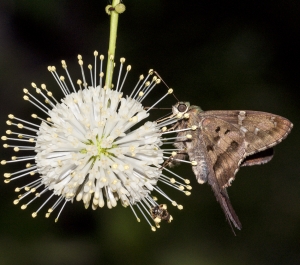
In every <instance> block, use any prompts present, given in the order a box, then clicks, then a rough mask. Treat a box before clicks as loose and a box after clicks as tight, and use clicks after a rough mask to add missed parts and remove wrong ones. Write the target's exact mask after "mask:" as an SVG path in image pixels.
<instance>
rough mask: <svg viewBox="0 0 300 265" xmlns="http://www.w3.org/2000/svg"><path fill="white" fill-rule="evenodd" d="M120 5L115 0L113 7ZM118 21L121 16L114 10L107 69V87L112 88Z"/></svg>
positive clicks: (111, 15) (117, 0) (111, 16)
mask: <svg viewBox="0 0 300 265" xmlns="http://www.w3.org/2000/svg"><path fill="white" fill-rule="evenodd" d="M119 3H120V0H113V2H112V6H113V7H115V6H116V5H117V4H119ZM118 19H119V14H118V13H117V12H116V11H114V10H112V11H111V14H110V33H109V47H108V58H107V67H106V78H105V86H106V87H107V88H111V85H112V77H113V71H114V58H115V50H116V41H117V29H118Z"/></svg>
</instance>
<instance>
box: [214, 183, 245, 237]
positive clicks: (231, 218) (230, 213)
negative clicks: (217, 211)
mask: <svg viewBox="0 0 300 265" xmlns="http://www.w3.org/2000/svg"><path fill="white" fill-rule="evenodd" d="M211 184H212V183H211ZM211 187H212V190H213V191H214V194H215V196H216V199H217V201H218V202H219V203H220V205H221V208H222V209H223V211H224V213H225V216H226V219H227V221H228V223H229V224H230V226H231V228H232V224H233V225H234V226H235V227H236V228H237V229H239V230H241V229H242V224H241V222H240V220H239V218H238V216H237V214H236V213H235V211H234V209H233V207H232V205H231V202H230V200H229V196H228V193H227V191H226V189H224V188H221V189H220V188H219V187H216V185H211ZM232 231H233V233H234V230H233V229H232ZM234 234H235V233H234Z"/></svg>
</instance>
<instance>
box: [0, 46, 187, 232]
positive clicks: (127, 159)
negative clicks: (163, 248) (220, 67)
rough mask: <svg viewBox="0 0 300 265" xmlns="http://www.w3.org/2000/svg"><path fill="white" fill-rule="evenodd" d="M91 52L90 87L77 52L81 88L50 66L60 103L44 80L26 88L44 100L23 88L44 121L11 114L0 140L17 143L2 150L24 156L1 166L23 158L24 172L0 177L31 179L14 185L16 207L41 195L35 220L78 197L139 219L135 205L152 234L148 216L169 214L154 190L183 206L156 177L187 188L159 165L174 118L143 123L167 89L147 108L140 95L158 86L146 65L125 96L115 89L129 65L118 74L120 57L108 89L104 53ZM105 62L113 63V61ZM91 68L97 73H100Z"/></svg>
mask: <svg viewBox="0 0 300 265" xmlns="http://www.w3.org/2000/svg"><path fill="white" fill-rule="evenodd" d="M94 57H95V63H94V67H92V65H88V68H89V72H90V82H91V85H88V84H87V78H86V76H85V73H84V68H83V61H82V57H81V56H80V55H79V56H78V63H79V65H80V68H81V73H82V79H83V81H81V80H78V81H77V84H78V86H79V89H76V88H75V85H74V83H73V81H72V79H71V77H70V74H69V72H68V70H67V64H66V62H65V61H62V67H63V69H64V70H65V72H66V75H67V79H68V80H69V82H66V80H65V77H63V76H59V75H58V73H57V72H56V68H55V67H54V66H49V67H48V70H49V71H50V73H51V74H52V75H53V77H54V79H55V80H56V82H57V84H58V85H59V87H60V89H61V91H62V93H63V99H62V100H61V101H58V100H57V99H55V97H54V96H53V95H52V93H51V91H50V90H48V88H47V87H46V85H45V84H42V85H41V87H40V88H39V87H38V86H37V85H36V84H35V83H32V84H31V86H32V87H33V89H35V91H36V93H37V94H38V95H39V96H40V97H41V98H43V99H44V100H45V102H46V104H44V103H43V102H42V101H40V100H39V99H38V98H36V97H35V96H34V95H33V94H32V93H31V92H30V91H29V90H28V89H24V93H25V96H24V99H25V100H26V101H29V102H30V103H32V104H33V105H35V106H36V107H37V108H38V109H39V111H40V112H41V113H44V114H45V115H46V116H47V118H43V117H40V116H38V115H37V114H32V115H31V116H32V118H34V119H35V120H36V121H37V123H32V122H29V121H27V120H23V119H20V118H17V117H15V116H14V115H9V120H8V121H7V125H10V126H11V127H13V129H11V130H7V131H6V133H7V135H8V136H2V140H4V141H6V140H8V141H12V142H15V143H16V144H14V145H11V144H4V147H5V148H8V147H11V148H13V150H14V151H15V152H20V153H22V155H21V156H13V157H12V158H11V160H9V161H6V160H2V161H1V164H2V165H5V164H8V163H16V162H22V163H25V164H26V166H25V168H24V169H22V170H19V171H16V172H13V173H5V174H4V177H5V178H6V179H5V181H4V182H5V183H10V182H15V181H18V180H19V179H20V178H27V177H29V178H30V179H31V180H30V181H29V183H27V184H26V185H24V186H22V187H17V188H16V189H15V191H16V192H21V194H20V195H19V196H18V198H17V199H16V200H14V204H19V203H22V205H21V209H26V208H27V207H28V206H29V204H31V203H32V202H33V201H35V200H36V199H37V198H40V197H43V198H44V199H43V203H42V204H41V205H40V207H39V208H38V209H37V210H36V211H35V212H33V213H32V217H36V216H37V214H38V213H39V212H40V210H41V209H42V208H43V207H46V206H45V205H46V204H47V205H49V206H50V207H49V206H48V207H49V209H48V212H47V213H46V217H49V216H50V214H51V213H52V212H53V211H54V210H56V208H60V209H59V210H58V215H57V217H56V219H55V221H57V220H58V217H59V216H60V214H61V212H62V210H63V208H64V207H65V205H66V203H68V202H73V201H74V199H76V200H77V201H81V200H82V201H83V203H84V206H85V207H86V208H88V207H89V205H91V206H92V209H94V210H95V209H97V207H103V206H104V205H105V204H106V205H107V207H108V208H113V207H115V206H116V205H117V201H120V202H121V204H122V205H123V206H124V207H127V206H130V208H131V209H132V211H133V213H134V215H135V217H136V218H137V220H138V221H140V219H139V218H138V215H137V213H136V211H135V210H134V207H137V209H138V210H139V211H140V212H141V214H142V215H143V216H144V218H145V219H146V220H147V222H148V223H149V225H150V227H151V229H152V230H153V231H155V229H156V228H155V226H153V225H152V224H151V222H150V221H149V218H148V217H147V216H149V217H150V220H151V219H153V220H154V223H155V224H156V226H157V227H159V225H158V223H159V222H160V220H166V221H168V222H169V221H171V220H172V217H171V216H170V214H169V213H168V212H167V210H166V207H165V206H160V204H158V203H157V202H156V201H155V199H154V198H153V197H152V196H151V192H152V191H155V192H157V193H158V194H160V195H161V196H162V197H164V198H165V199H167V200H169V201H171V203H172V204H173V205H174V206H177V208H179V209H182V208H183V207H182V205H179V204H177V203H176V202H175V201H173V200H172V199H171V198H169V197H168V196H167V194H166V193H164V192H163V191H162V189H161V188H160V187H158V185H157V184H158V182H162V183H165V184H167V185H169V186H171V187H173V188H175V189H177V190H179V191H182V192H184V193H185V194H186V195H189V194H190V191H189V190H190V189H191V186H190V185H188V184H189V180H185V179H183V178H181V177H180V176H178V175H177V174H175V173H173V172H172V171H171V170H169V169H167V168H164V167H162V164H163V163H164V161H165V160H167V159H168V156H167V154H171V153H172V152H173V150H172V149H162V145H163V143H164V142H166V141H168V140H167V139H164V138H162V136H163V134H164V132H163V130H162V129H161V128H163V127H164V128H165V126H168V125H169V124H171V123H173V122H174V121H173V120H164V121H162V122H151V121H146V122H145V121H143V120H144V119H146V118H147V117H148V116H149V111H150V110H151V109H152V108H153V107H154V106H156V105H157V104H158V103H159V102H160V101H161V100H163V99H164V98H165V97H166V96H167V95H169V94H172V89H169V90H168V92H167V93H166V94H165V95H164V96H163V97H162V98H161V99H160V100H158V101H157V102H156V103H155V104H153V105H152V106H151V107H149V108H147V109H146V108H144V107H143V105H142V102H143V100H144V99H145V98H146V96H147V95H148V94H149V93H150V92H151V91H152V89H153V88H154V87H155V86H156V85H157V84H159V83H160V79H159V78H157V77H156V76H154V77H153V78H152V80H151V81H148V80H150V79H151V78H150V77H151V75H153V71H152V70H150V71H149V74H148V75H147V77H146V78H144V76H142V75H141V76H140V78H139V80H138V83H137V84H136V86H135V88H134V89H133V91H132V93H131V94H130V95H129V96H126V97H124V96H123V93H122V92H121V91H122V88H123V85H124V82H125V80H126V77H127V74H128V72H129V71H130V70H131V66H130V65H129V66H127V68H126V72H125V74H124V75H123V79H122V78H121V76H122V70H123V66H124V62H125V59H124V58H121V60H120V61H121V65H120V70H119V74H118V79H117V83H116V86H115V89H110V88H107V87H105V85H104V84H103V83H104V82H103V77H104V73H103V71H102V70H103V60H104V56H103V55H101V56H100V57H98V52H97V51H95V52H94ZM98 58H100V66H99V67H100V71H99V72H97V64H99V63H98V62H97V59H98ZM109 60H110V62H111V63H112V64H113V63H114V62H113V58H109ZM97 73H100V74H99V76H100V77H99V78H97ZM141 122H142V123H141ZM15 128H17V130H15ZM18 130H22V131H25V132H19V131H18ZM19 143H20V144H19ZM23 154H24V155H23ZM163 172H164V173H166V174H163ZM32 175H35V176H37V177H36V178H35V177H31V176H32ZM168 175H171V176H172V177H170V176H168ZM32 178H35V179H34V180H32ZM30 197H31V199H28V198H30ZM32 197H33V198H32ZM50 201H52V206H51V202H50Z"/></svg>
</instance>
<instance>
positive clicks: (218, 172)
mask: <svg viewBox="0 0 300 265" xmlns="http://www.w3.org/2000/svg"><path fill="white" fill-rule="evenodd" d="M172 111H173V114H174V116H175V115H176V116H177V117H179V118H178V120H177V123H176V125H175V126H174V127H173V129H174V130H175V129H176V130H180V129H186V128H191V127H192V126H194V128H195V126H197V129H196V130H191V131H182V132H178V134H177V138H178V141H176V142H175V144H174V145H175V146H176V147H177V148H178V149H181V150H184V151H183V152H182V154H179V153H178V154H177V155H176V156H175V157H174V159H173V161H175V162H176V158H177V159H179V158H180V156H185V154H187V155H188V156H189V160H190V161H192V162H193V163H192V165H193V166H192V168H193V172H194V173H195V175H196V179H197V181H198V183H200V184H202V183H205V182H207V183H208V184H209V185H210V186H211V188H212V190H213V192H214V194H215V196H216V199H217V201H218V202H219V203H220V205H221V207H222V209H223V211H224V213H225V216H226V219H227V220H228V222H229V224H230V225H231V224H233V225H234V226H235V227H236V228H237V229H241V228H242V225H241V222H240V221H239V218H238V216H237V215H236V213H235V211H234V209H233V207H232V205H231V203H230V200H229V197H228V193H227V190H226V189H227V187H229V186H231V183H232V181H233V180H234V179H235V174H236V173H237V171H238V170H239V168H240V167H242V166H252V165H261V164H264V163H267V162H269V161H270V160H271V159H272V157H273V146H275V145H276V144H279V143H280V142H281V141H282V140H283V139H285V138H286V137H287V135H288V134H289V133H290V131H291V129H292V127H293V124H292V123H291V122H290V121H289V120H287V119H286V118H283V117H280V116H278V115H274V114H270V113H266V112H260V111H250V110H247V111H245V110H212V111H203V110H201V109H200V107H198V106H190V104H189V103H188V102H179V103H177V104H176V105H174V106H173V108H172ZM187 134H192V138H191V139H190V140H189V139H187V140H186V141H182V140H180V139H183V137H184V136H185V135H187ZM184 153H185V154H184ZM231 226H232V225H231Z"/></svg>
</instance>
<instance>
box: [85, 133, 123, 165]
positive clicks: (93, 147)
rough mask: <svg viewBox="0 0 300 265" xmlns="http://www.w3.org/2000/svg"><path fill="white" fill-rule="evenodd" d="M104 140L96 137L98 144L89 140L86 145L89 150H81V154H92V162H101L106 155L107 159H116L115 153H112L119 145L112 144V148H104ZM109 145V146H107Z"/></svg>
mask: <svg viewBox="0 0 300 265" xmlns="http://www.w3.org/2000/svg"><path fill="white" fill-rule="evenodd" d="M104 141H105V140H104V138H103V137H102V138H101V139H99V137H98V136H97V137H96V142H95V141H92V140H90V139H89V140H88V141H87V142H86V143H85V144H86V145H87V148H84V149H81V150H80V153H81V154H92V155H91V158H90V160H92V161H93V162H95V161H96V160H100V159H101V156H102V155H104V156H106V157H115V155H114V154H113V153H111V152H110V150H112V149H113V148H116V147H117V146H118V145H117V144H111V145H110V147H103V145H105V144H104ZM106 145H107V144H106Z"/></svg>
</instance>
